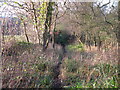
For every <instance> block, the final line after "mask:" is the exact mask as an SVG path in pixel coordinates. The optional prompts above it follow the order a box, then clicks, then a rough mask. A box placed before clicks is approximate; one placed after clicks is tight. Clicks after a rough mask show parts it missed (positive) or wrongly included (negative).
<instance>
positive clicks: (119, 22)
mask: <svg viewBox="0 0 120 90" xmlns="http://www.w3.org/2000/svg"><path fill="white" fill-rule="evenodd" d="M117 41H118V77H120V1H119V2H118V31H117ZM119 81H120V78H119V79H118V87H120V82H119Z"/></svg>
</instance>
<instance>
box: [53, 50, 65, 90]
mask: <svg viewBox="0 0 120 90" xmlns="http://www.w3.org/2000/svg"><path fill="white" fill-rule="evenodd" d="M55 54H58V58H57V63H56V65H54V66H53V82H52V88H62V87H63V84H62V82H61V78H60V74H61V65H62V61H63V58H64V57H65V53H64V52H63V51H62V49H61V52H59V53H55Z"/></svg>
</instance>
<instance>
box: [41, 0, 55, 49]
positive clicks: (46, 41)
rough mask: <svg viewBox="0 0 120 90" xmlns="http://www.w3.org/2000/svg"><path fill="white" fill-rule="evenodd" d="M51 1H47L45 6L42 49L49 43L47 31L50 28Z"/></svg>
mask: <svg viewBox="0 0 120 90" xmlns="http://www.w3.org/2000/svg"><path fill="white" fill-rule="evenodd" d="M52 3H53V2H49V3H48V6H47V14H46V20H45V30H44V33H43V51H44V50H46V49H47V47H48V44H49V32H50V30H51V21H52Z"/></svg>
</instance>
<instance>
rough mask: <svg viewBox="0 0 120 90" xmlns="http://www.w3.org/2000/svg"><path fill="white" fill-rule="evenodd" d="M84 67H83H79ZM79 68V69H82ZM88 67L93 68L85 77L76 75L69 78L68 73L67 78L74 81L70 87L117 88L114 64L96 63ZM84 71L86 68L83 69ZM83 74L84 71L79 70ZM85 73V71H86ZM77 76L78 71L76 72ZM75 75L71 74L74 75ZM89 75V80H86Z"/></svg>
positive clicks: (116, 70)
mask: <svg viewBox="0 0 120 90" xmlns="http://www.w3.org/2000/svg"><path fill="white" fill-rule="evenodd" d="M81 68H82V69H84V68H83V67H81ZM82 69H81V70H82ZM89 69H94V71H93V72H92V71H91V72H92V73H91V75H90V76H86V79H84V78H80V77H76V78H73V79H71V77H70V74H69V75H68V78H67V80H70V79H71V80H70V81H68V82H71V81H76V82H72V83H71V85H70V86H68V87H70V88H118V82H117V81H118V76H117V74H118V68H117V66H116V65H110V64H98V65H96V66H93V67H89ZM85 71H86V70H85ZM81 74H82V75H80V76H84V73H82V72H81ZM86 74H87V73H86ZM77 75H78V76H79V73H78V74H77ZM77 75H73V76H74V77H75V76H77ZM88 77H90V80H89V81H87V78H88Z"/></svg>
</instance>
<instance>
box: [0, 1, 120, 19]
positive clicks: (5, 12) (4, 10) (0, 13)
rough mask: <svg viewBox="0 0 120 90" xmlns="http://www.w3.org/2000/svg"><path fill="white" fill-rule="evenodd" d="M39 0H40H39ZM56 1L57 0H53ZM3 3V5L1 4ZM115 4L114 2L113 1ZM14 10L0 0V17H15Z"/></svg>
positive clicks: (103, 2)
mask: <svg viewBox="0 0 120 90" xmlns="http://www.w3.org/2000/svg"><path fill="white" fill-rule="evenodd" d="M12 1H17V2H22V1H29V0H12ZM32 1H38V0H32ZM39 1H40V0H39ZM55 1H57V0H55ZM58 1H59V2H61V1H62V2H63V1H64V0H58ZM70 1H71V2H72V1H77V2H78V1H80V2H81V1H84V2H90V1H93V0H70ZM110 1H111V3H110V4H109V6H111V5H112V4H113V2H117V1H118V0H110ZM97 2H101V3H102V4H101V5H103V4H106V3H108V2H109V0H97ZM2 4H3V5H2ZM114 4H115V3H114ZM14 13H15V12H14V10H13V8H12V7H11V6H8V5H7V4H5V3H4V2H1V0H0V17H6V16H9V17H15V14H14Z"/></svg>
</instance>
